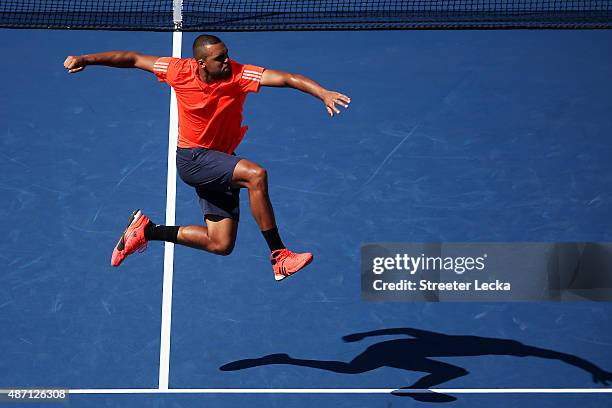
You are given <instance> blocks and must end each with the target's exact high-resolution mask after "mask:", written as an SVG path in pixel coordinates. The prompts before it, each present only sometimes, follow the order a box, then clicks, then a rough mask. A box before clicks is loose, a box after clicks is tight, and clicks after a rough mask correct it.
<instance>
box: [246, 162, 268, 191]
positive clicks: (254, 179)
mask: <svg viewBox="0 0 612 408" xmlns="http://www.w3.org/2000/svg"><path fill="white" fill-rule="evenodd" d="M250 176H251V177H250V180H249V181H250V183H249V184H250V188H265V187H266V186H267V184H268V172H267V171H266V169H264V168H263V167H259V166H257V167H255V168H253V169H252V170H251V171H250Z"/></svg>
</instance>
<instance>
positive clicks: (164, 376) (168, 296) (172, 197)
mask: <svg viewBox="0 0 612 408" xmlns="http://www.w3.org/2000/svg"><path fill="white" fill-rule="evenodd" d="M182 41H183V35H182V32H180V31H175V32H174V33H173V34H172V56H173V57H175V58H181V44H182ZM177 138H178V110H177V106H176V94H175V92H174V89H171V91H170V126H169V128H168V180H167V184H166V225H175V222H176V216H175V215H176V164H175V162H176V144H177ZM173 274H174V244H173V243H172V242H166V243H165V247H164V280H163V289H162V318H161V339H160V350H159V389H160V390H167V389H168V378H169V375H170V329H171V327H172V276H173Z"/></svg>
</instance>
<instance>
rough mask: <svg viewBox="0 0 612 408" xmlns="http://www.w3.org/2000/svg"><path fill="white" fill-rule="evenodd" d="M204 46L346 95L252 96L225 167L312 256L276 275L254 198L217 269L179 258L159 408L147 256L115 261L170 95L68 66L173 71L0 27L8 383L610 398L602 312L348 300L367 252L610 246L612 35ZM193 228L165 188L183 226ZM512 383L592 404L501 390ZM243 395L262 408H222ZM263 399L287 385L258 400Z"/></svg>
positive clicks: (88, 401)
mask: <svg viewBox="0 0 612 408" xmlns="http://www.w3.org/2000/svg"><path fill="white" fill-rule="evenodd" d="M217 34H218V35H219V36H220V37H221V38H222V39H223V41H224V42H225V44H226V45H227V46H228V48H229V50H230V55H231V57H232V58H234V59H236V60H237V61H239V62H243V63H249V64H255V65H260V66H263V67H266V68H273V69H279V70H283V71H288V72H297V73H301V74H304V75H307V76H309V77H311V78H313V79H315V80H316V81H317V82H319V83H321V84H323V85H324V86H326V87H328V88H330V89H334V90H338V91H340V92H343V93H346V94H347V95H349V96H350V97H351V100H352V103H351V106H350V109H348V110H347V111H345V112H342V113H341V114H340V115H339V116H336V117H334V118H330V117H329V116H328V115H327V113H326V112H325V109H324V107H323V106H322V104H321V103H320V102H318V101H316V100H315V99H313V98H312V97H310V96H308V95H305V94H301V93H299V92H297V91H295V90H285V89H272V88H265V89H262V90H261V92H260V93H258V94H254V95H250V96H249V97H248V98H247V102H246V107H245V111H244V116H245V118H244V123H246V124H248V125H249V128H250V130H249V132H248V133H247V135H246V137H245V139H244V141H243V143H242V144H241V145H240V147H239V149H238V152H237V153H238V154H239V155H240V156H242V157H246V158H248V159H249V160H252V161H254V162H257V163H259V164H261V165H262V166H264V167H265V168H266V169H267V170H268V172H269V177H270V194H271V198H272V202H273V204H274V210H275V213H276V217H277V221H278V225H279V229H280V231H281V234H282V235H283V239H284V240H285V242H286V243H287V245H288V246H291V247H294V248H296V249H299V250H309V251H312V252H313V253H314V256H315V260H314V262H313V263H312V264H311V265H310V266H308V267H307V268H306V269H305V270H304V271H302V272H300V273H299V274H297V275H296V276H295V277H292V278H291V279H289V280H288V281H287V282H282V283H280V284H279V283H277V282H275V280H274V278H273V275H272V273H271V268H270V264H269V261H268V256H267V255H268V252H267V248H266V244H265V241H264V240H263V239H262V237H261V234H260V231H259V229H258V227H257V225H256V224H255V222H254V221H253V219H252V217H251V216H250V214H249V212H248V194H242V196H241V206H242V211H243V216H242V217H241V223H240V224H241V225H240V227H239V232H238V240H237V243H236V248H235V250H234V252H233V253H232V254H231V255H230V256H228V257H220V256H215V255H212V254H208V253H205V252H203V251H197V250H194V249H190V248H186V247H181V246H176V247H175V249H174V262H173V286H172V305H171V307H172V308H171V316H172V321H171V331H170V333H171V336H170V338H169V339H170V349H169V355H168V356H169V374H168V387H169V389H171V390H172V389H174V390H182V391H180V392H176V393H172V392H166V393H161V392H159V393H157V392H155V390H156V389H158V386H159V381H160V347H161V335H160V330H161V326H162V289H163V275H164V246H163V244H161V243H159V242H150V243H149V247H148V249H147V251H146V252H145V253H143V254H139V255H134V256H132V257H130V259H128V260H127V261H126V262H125V264H123V265H122V266H121V267H120V268H118V269H115V268H111V266H110V255H111V252H112V250H113V247H114V245H115V244H116V240H117V237H118V236H119V234H120V232H121V231H122V229H123V228H124V224H125V221H126V219H127V217H128V215H129V213H130V212H131V211H132V210H133V209H134V208H142V209H143V210H144V211H146V212H147V214H148V215H149V216H150V217H151V219H153V220H156V221H157V222H163V221H164V219H165V214H166V177H167V161H168V127H169V111H170V88H169V87H168V86H167V85H165V84H162V83H159V82H158V81H157V80H156V78H155V76H154V75H152V74H150V73H147V72H144V71H138V70H129V69H125V70H120V69H111V68H104V67H95V66H91V67H88V68H87V69H86V70H85V71H84V72H82V73H79V74H76V75H68V74H67V73H66V72H65V70H64V68H63V67H62V62H63V60H64V58H65V57H66V56H67V55H79V54H84V53H91V52H97V51H109V50H119V49H125V50H135V51H141V52H143V53H145V54H148V55H161V56H164V55H171V54H172V34H170V33H151V32H109V31H52V30H8V29H4V30H2V38H3V41H2V46H1V47H2V51H3V52H2V54H3V55H4V56H5V62H4V63H3V64H2V65H1V68H0V72H1V74H2V76H3V77H4V79H5V80H4V92H2V94H1V95H0V98H1V99H2V107H3V109H2V110H1V111H0V117H1V120H2V135H3V136H2V138H0V143H1V149H0V170H1V171H0V203H1V205H0V225H2V226H3V229H4V239H2V240H0V265H1V266H2V267H1V268H0V269H1V270H2V273H1V274H0V323H1V326H2V328H3V331H2V334H1V335H0V348H1V349H2V350H3V356H2V358H1V359H0V388H3V389H4V388H6V389H11V388H65V389H70V390H81V391H83V393H74V395H70V404H71V405H73V406H92V407H94V406H95V407H99V406H107V407H115V406H117V407H118V406H129V405H131V406H155V407H195V406H202V405H214V406H218V407H229V406H244V405H245V404H249V405H251V406H258V407H259V406H262V407H263V406H266V407H286V406H291V407H308V406H313V405H315V404H320V405H323V406H337V407H352V408H355V407H371V406H388V407H391V406H410V405H419V404H426V403H428V402H434V403H435V402H445V401H444V398H441V399H440V398H437V397H435V396H434V397H432V396H431V395H429V394H422V395H417V396H416V397H415V395H405V396H398V395H391V394H390V393H389V392H386V393H385V392H379V393H377V392H374V391H373V392H367V391H364V393H361V394H360V393H356V391H355V392H350V391H349V392H348V393H344V392H335V393H334V392H330V393H325V394H322V393H320V392H321V391H320V390H321V389H328V388H329V389H339V390H340V389H342V390H351V389H354V390H368V389H371V390H394V389H400V388H402V387H407V386H410V385H412V384H414V383H416V382H417V381H419V380H421V379H422V378H423V377H425V376H430V377H429V380H430V381H429V382H428V383H427V387H426V388H429V387H432V388H440V389H459V390H469V389H502V390H501V391H500V392H499V393H485V394H477V393H476V394H474V393H466V394H462V393H461V392H459V393H452V392H449V393H441V395H443V396H448V395H452V398H449V404H448V405H449V406H457V407H485V406H491V405H500V406H536V405H537V406H541V407H553V406H554V407H570V406H576V405H580V406H581V407H602V406H608V405H610V404H612V399H611V398H612V396H611V395H610V393H609V392H608V390H609V388H606V387H605V386H604V385H602V384H601V383H596V382H594V376H595V377H596V378H600V379H601V378H604V379H607V380H608V381H610V378H611V376H612V374H610V372H609V370H611V369H612V357H611V356H612V353H611V350H612V318H611V312H612V306H611V305H610V303H608V302H577V303H553V302H529V303H512V302H505V303H502V302H498V303H482V302H477V303H425V302H421V303H403V302H364V301H362V300H361V297H360V291H361V288H360V278H359V271H360V247H361V245H362V244H363V243H367V242H433V241H436V242H440V241H441V242H514V241H534V242H548V241H550V242H563V241H604V242H605V241H612V234H611V232H610V231H612V218H611V217H610V208H611V205H612V192H611V189H610V186H612V163H611V162H610V160H609V158H610V156H611V155H612V141H611V140H610V135H611V134H612V117H611V116H610V112H611V111H612V100H611V99H610V89H611V85H612V79H611V77H610V72H612V55H611V54H610V52H609V50H610V47H611V46H612V32H611V31H609V30H572V31H563V30H543V31H539V30H534V31H532V30H523V31H513V30H495V31H482V30H475V31H335V32H330V31H326V32H257V33H255V32H248V33H217ZM195 36H196V33H185V34H184V35H183V44H182V49H183V56H184V57H189V56H190V49H191V43H192V41H193V39H194V38H195ZM201 222H202V219H201V213H200V210H199V208H198V204H197V201H196V198H195V196H194V194H193V191H192V190H191V189H190V188H189V187H188V186H186V185H185V184H184V183H182V182H181V181H180V180H178V182H177V193H176V224H177V225H185V224H197V223H201ZM396 328H401V329H403V330H396V331H393V330H391V331H390V329H396ZM364 332H370V335H369V336H365V337H363V338H362V339H361V338H359V336H353V338H352V339H353V340H356V341H349V342H347V341H344V340H343V337H344V336H348V335H351V334H355V333H364ZM348 339H351V337H349V338H348ZM357 340H358V341H357ZM421 381H422V380H421ZM529 388H536V389H582V390H583V391H584V390H585V389H589V390H591V392H586V393H585V392H583V391H582V392H581V393H564V392H556V393H551V394H542V393H540V394H537V393H527V394H520V393H513V392H511V391H508V392H504V391H503V389H529ZM113 389H116V390H133V392H125V393H121V392H120V393H117V394H114V393H112V390H113ZM237 389H255V390H260V391H251V392H250V393H249V392H248V391H245V392H244V393H240V392H239V391H237V392H235V393H223V390H237ZM265 389H273V390H278V391H276V392H263V393H260V394H254V393H253V392H262V391H261V390H265ZM292 389H293V390H294V389H314V390H319V391H318V392H319V393H315V392H312V393H311V392H301V393H284V391H283V390H292ZM87 390H92V391H91V392H92V393H90V394H89V393H87ZM95 390H106V392H99V393H98V392H95ZM109 390H111V391H109ZM134 390H153V391H151V392H149V393H147V392H143V393H141V394H139V393H138V391H134ZM189 390H192V391H193V393H192V392H190V391H189ZM194 390H200V391H201V392H199V393H198V392H197V391H194ZM202 390H217V391H216V392H212V391H210V392H206V391H202ZM428 398H429V400H428ZM451 400H452V401H451ZM15 404H17V403H15ZM40 405H45V406H46V405H48V404H44V403H42V402H41V403H40Z"/></svg>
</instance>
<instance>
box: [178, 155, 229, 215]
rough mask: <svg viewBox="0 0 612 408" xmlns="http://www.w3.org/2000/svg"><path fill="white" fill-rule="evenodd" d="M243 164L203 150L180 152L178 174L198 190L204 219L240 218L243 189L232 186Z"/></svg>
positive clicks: (226, 156)
mask: <svg viewBox="0 0 612 408" xmlns="http://www.w3.org/2000/svg"><path fill="white" fill-rule="evenodd" d="M240 160H241V158H240V157H237V156H235V155H232V154H227V153H223V152H218V151H216V150H209V149H206V148H203V147H196V148H182V147H179V148H178V149H176V168H177V170H178V174H179V176H180V177H181V179H182V180H183V181H184V182H185V183H187V184H188V185H190V186H191V187H193V188H195V191H196V194H197V195H198V201H199V202H200V207H201V208H202V214H204V217H206V216H207V215H216V216H219V217H223V218H233V219H235V220H238V219H239V218H240V189H239V188H233V187H232V184H231V183H232V175H233V174H234V168H235V167H236V164H238V162H239V161H240Z"/></svg>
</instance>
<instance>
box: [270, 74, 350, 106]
mask: <svg viewBox="0 0 612 408" xmlns="http://www.w3.org/2000/svg"><path fill="white" fill-rule="evenodd" d="M261 85H263V86H274V87H289V88H295V89H298V90H300V91H302V92H306V93H309V94H311V95H312V96H314V97H317V98H319V99H321V100H322V101H323V103H324V104H325V108H326V109H327V112H328V113H329V116H334V114H339V113H340V109H338V107H337V106H336V105H340V106H342V107H343V108H345V109H348V106H349V103H351V98H349V97H348V96H346V95H343V94H341V93H339V92H335V91H329V90H327V89H325V88H323V87H322V86H321V85H319V84H318V83H316V82H315V81H313V80H312V79H310V78H307V77H305V76H303V75H299V74H290V73H288V72H283V71H276V70H273V69H266V70H265V71H264V72H263V74H262V75H261Z"/></svg>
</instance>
